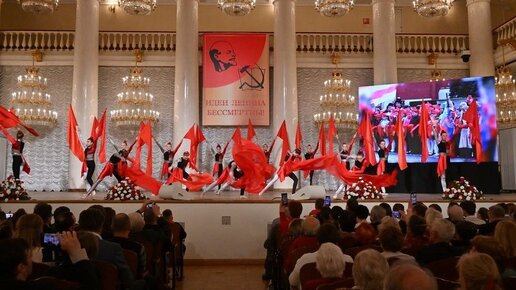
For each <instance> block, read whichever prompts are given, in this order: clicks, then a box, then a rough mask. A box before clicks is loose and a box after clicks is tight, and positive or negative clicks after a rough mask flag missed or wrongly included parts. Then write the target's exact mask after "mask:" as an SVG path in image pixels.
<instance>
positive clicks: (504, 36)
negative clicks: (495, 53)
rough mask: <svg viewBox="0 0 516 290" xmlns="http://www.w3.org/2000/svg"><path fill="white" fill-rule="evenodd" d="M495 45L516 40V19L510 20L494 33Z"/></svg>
mask: <svg viewBox="0 0 516 290" xmlns="http://www.w3.org/2000/svg"><path fill="white" fill-rule="evenodd" d="M494 33H495V39H496V43H497V44H498V43H500V42H502V41H504V40H509V39H514V38H516V17H514V18H512V19H511V20H509V21H508V22H506V23H504V24H503V25H502V26H500V27H498V28H496V29H495V31H494Z"/></svg>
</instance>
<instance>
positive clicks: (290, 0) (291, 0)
mask: <svg viewBox="0 0 516 290" xmlns="http://www.w3.org/2000/svg"><path fill="white" fill-rule="evenodd" d="M277 2H294V3H295V2H296V0H274V1H272V5H276V3H277Z"/></svg>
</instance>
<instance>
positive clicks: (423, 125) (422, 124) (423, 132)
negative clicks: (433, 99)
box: [418, 101, 430, 163]
mask: <svg viewBox="0 0 516 290" xmlns="http://www.w3.org/2000/svg"><path fill="white" fill-rule="evenodd" d="M420 114H421V116H420V118H419V130H418V132H419V139H420V140H421V162H422V163H426V160H427V159H428V143H427V142H426V138H428V121H429V119H430V118H429V116H428V109H427V107H426V103H425V101H423V103H422V104H421V112H420Z"/></svg>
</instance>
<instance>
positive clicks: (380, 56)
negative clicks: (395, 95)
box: [373, 0, 398, 85]
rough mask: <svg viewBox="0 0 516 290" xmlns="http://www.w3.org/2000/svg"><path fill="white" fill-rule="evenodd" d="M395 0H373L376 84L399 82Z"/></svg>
mask: <svg viewBox="0 0 516 290" xmlns="http://www.w3.org/2000/svg"><path fill="white" fill-rule="evenodd" d="M395 27H396V19H395V14H394V0H373V44H374V54H373V66H374V84H375V85H380V84H392V83H397V82H398V67H397V65H396V33H395Z"/></svg>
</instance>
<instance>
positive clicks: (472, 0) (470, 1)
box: [466, 0, 491, 6]
mask: <svg viewBox="0 0 516 290" xmlns="http://www.w3.org/2000/svg"><path fill="white" fill-rule="evenodd" d="M482 2H484V3H489V4H490V3H491V0H466V6H469V5H474V4H478V3H482Z"/></svg>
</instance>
